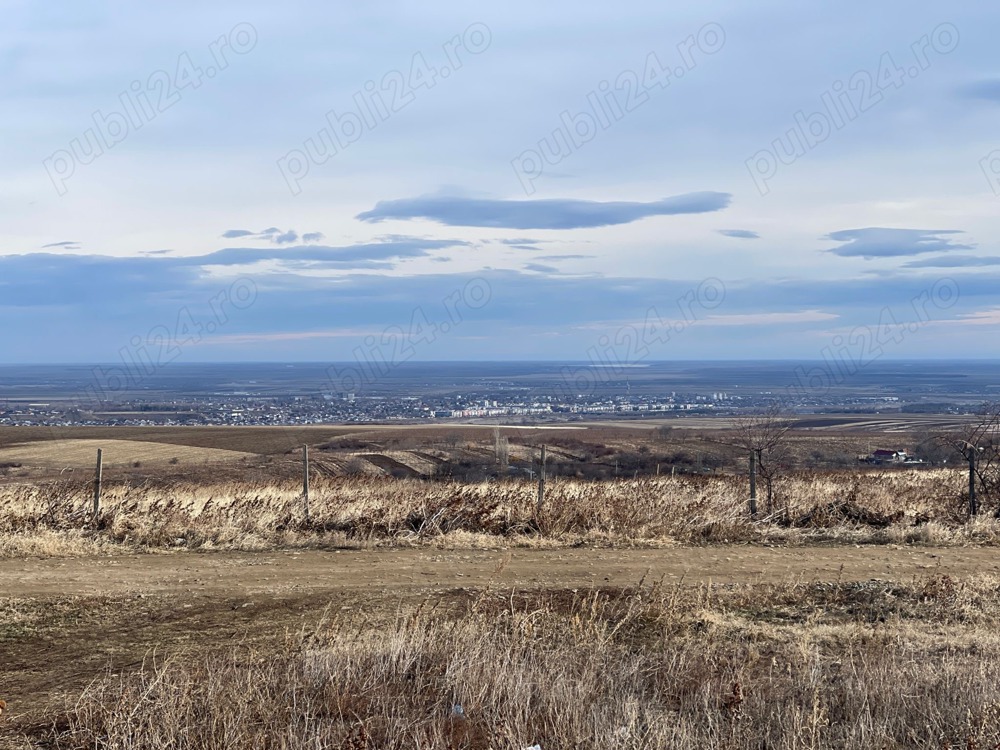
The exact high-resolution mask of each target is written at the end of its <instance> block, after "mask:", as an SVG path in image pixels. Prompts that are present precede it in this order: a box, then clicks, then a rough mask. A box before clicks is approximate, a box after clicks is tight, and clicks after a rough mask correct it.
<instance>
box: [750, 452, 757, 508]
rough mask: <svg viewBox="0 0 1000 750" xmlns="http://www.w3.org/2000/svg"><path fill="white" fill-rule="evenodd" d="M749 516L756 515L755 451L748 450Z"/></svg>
mask: <svg viewBox="0 0 1000 750" xmlns="http://www.w3.org/2000/svg"><path fill="white" fill-rule="evenodd" d="M750 517H751V518H756V517H757V451H755V450H752V449H751V451H750Z"/></svg>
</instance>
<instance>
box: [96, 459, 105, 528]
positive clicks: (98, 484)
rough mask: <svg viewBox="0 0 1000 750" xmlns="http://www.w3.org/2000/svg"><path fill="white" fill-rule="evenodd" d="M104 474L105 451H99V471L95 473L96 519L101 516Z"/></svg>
mask: <svg viewBox="0 0 1000 750" xmlns="http://www.w3.org/2000/svg"><path fill="white" fill-rule="evenodd" d="M103 474H104V451H103V449H101V448H98V449H97V470H96V471H95V472H94V518H97V517H98V516H99V515H101V476H102V475H103Z"/></svg>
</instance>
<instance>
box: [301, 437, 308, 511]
mask: <svg viewBox="0 0 1000 750" xmlns="http://www.w3.org/2000/svg"><path fill="white" fill-rule="evenodd" d="M302 503H303V505H304V507H305V511H306V522H307V523H308V521H309V446H308V445H303V446H302Z"/></svg>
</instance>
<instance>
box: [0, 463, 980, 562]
mask: <svg viewBox="0 0 1000 750" xmlns="http://www.w3.org/2000/svg"><path fill="white" fill-rule="evenodd" d="M963 482H964V480H963V477H962V474H961V472H959V471H952V470H930V471H887V472H868V473H858V472H840V473H827V474H813V473H801V474H795V475H791V476H788V477H785V478H783V479H782V480H781V481H780V483H779V487H778V492H777V496H778V504H777V508H778V511H777V512H776V513H775V514H774V516H773V517H771V518H768V519H758V520H757V521H754V520H751V519H750V518H748V516H747V510H746V487H745V479H742V478H740V477H735V476H722V475H719V476H698V477H663V478H647V479H637V480H615V481H602V482H585V481H579V480H559V481H554V482H551V483H550V484H549V485H548V488H547V494H546V502H545V505H544V507H543V509H542V512H541V513H540V514H538V513H537V511H536V496H537V495H536V487H535V485H534V484H533V483H531V482H527V481H522V482H501V483H496V482H494V483H482V484H461V483H442V482H431V481H421V480H395V479H391V478H363V477H361V478H338V479H329V478H324V479H320V480H317V482H316V483H315V484H314V486H313V488H312V497H311V502H310V508H309V511H310V514H309V518H308V519H307V518H306V516H305V509H304V506H303V503H302V500H301V497H300V496H299V489H298V487H296V486H294V485H290V484H277V483H266V482H249V481H248V482H222V483H217V484H207V485H206V484H193V483H192V484H183V483H182V484H178V485H175V486H172V487H154V486H131V485H128V484H120V485H117V486H112V487H109V488H108V489H107V491H106V492H105V496H104V512H103V515H102V516H101V518H100V519H98V520H97V521H95V520H94V519H93V518H91V515H90V505H91V489H90V487H89V486H86V485H85V486H80V485H72V484H69V483H48V484H34V485H7V486H3V487H0V555H6V556H12V555H26V554H85V553H88V552H107V551H111V550H115V549H118V550H154V549H167V548H174V549H180V548H183V549H242V550H256V549H272V548H281V547H309V546H360V545H391V544H395V545H405V544H438V545H459V546H496V545H570V544H581V543H592V544H629V545H657V544H673V543H688V544H690V543H699V544H700V543H724V542H745V541H750V542H773V543H785V544H795V543H809V542H816V541H843V542H851V543H887V542H916V543H920V542H925V543H938V544H964V543H993V542H995V541H996V540H997V539H1000V533H998V532H1000V523H998V522H997V521H996V520H995V519H994V518H993V516H992V515H990V514H985V515H984V516H983V517H982V518H980V519H977V520H976V521H975V522H973V523H968V522H967V521H966V519H965V517H964V509H963V505H962V490H963Z"/></svg>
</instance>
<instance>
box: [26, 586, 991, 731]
mask: <svg viewBox="0 0 1000 750" xmlns="http://www.w3.org/2000/svg"><path fill="white" fill-rule="evenodd" d="M998 625H1000V588H998V585H997V581H996V580H993V579H979V580H977V581H973V582H969V583H959V582H957V581H954V580H952V579H949V578H947V577H935V578H929V579H926V580H923V581H917V582H914V583H913V584H910V585H906V586H900V585H896V584H888V583H882V582H878V581H872V582H868V583H852V584H843V585H838V584H827V585H818V584H814V585H795V586H792V585H784V586H757V587H747V586H742V587H711V586H703V587H699V588H683V587H676V588H670V589H660V588H659V587H655V586H654V587H643V586H639V587H637V588H635V589H631V590H626V591H617V592H603V593H602V592H590V593H586V594H573V593H569V592H564V593H560V594H550V595H530V596H528V595H524V596H518V595H516V594H514V593H510V592H507V593H503V594H501V593H493V594H484V595H481V596H480V597H479V598H478V599H476V600H474V601H472V602H471V603H470V604H469V605H468V607H467V609H466V610H464V611H462V612H458V613H452V614H442V613H440V612H437V611H435V610H434V609H433V607H431V606H427V607H422V608H417V609H414V610H408V611H405V612H402V613H400V614H399V616H398V617H397V618H396V619H395V620H394V621H392V622H389V623H382V622H378V621H375V622H373V621H366V620H364V619H363V618H361V619H359V618H358V617H357V616H355V617H354V618H353V619H342V620H341V619H334V620H332V621H330V622H327V623H324V624H323V625H322V626H321V627H320V628H319V629H317V631H316V632H314V633H309V634H306V635H302V636H300V637H297V638H291V639H289V641H288V643H287V646H286V648H284V649H280V650H276V651H274V652H269V653H249V652H245V651H241V650H239V649H233V650H231V651H227V652H223V653H219V654H216V655H214V656H212V657H209V658H204V659H200V660H197V661H196V662H194V663H184V662H183V661H181V660H176V661H168V662H166V663H161V664H156V665H152V664H150V665H147V667H148V668H147V669H146V670H144V671H142V672H139V673H135V674H131V675H128V676H126V677H124V678H121V677H120V678H109V679H107V680H104V681H101V682H99V683H97V684H95V685H93V686H92V687H91V688H90V689H89V690H88V691H87V692H86V694H85V695H83V696H82V698H81V699H80V700H79V701H78V702H77V703H75V704H74V705H73V706H71V707H69V709H68V710H67V711H66V712H65V714H64V715H62V716H60V717H58V718H57V719H56V720H55V721H54V722H53V724H52V726H51V727H48V728H45V729H44V730H42V731H39V732H37V733H36V734H37V736H36V738H35V739H36V740H39V741H41V742H42V743H43V744H45V745H47V746H51V747H54V748H65V749H66V750H77V749H81V750H82V748H107V749H108V750H118V749H119V748H120V749H122V750H124V749H125V748H128V749H129V750H140V749H143V748H150V749H152V748H157V749H159V748H164V747H171V748H178V749H182V748H199V750H201V749H211V748H219V750H222V749H223V748H225V750H239V749H241V748H247V749H248V750H249V749H250V748H254V749H256V748H265V747H288V748H306V747H308V748H313V747H315V748H351V749H353V750H360V749H367V750H375V749H376V748H379V749H380V750H383V749H384V750H390V749H395V748H399V749H400V750H402V749H403V748H406V749H407V750H409V749H411V748H422V749H424V750H445V749H446V748H447V749H449V750H451V749H454V748H469V749H477V750H485V749H486V748H525V747H529V746H532V745H534V744H535V743H537V744H539V745H540V746H541V747H542V748H544V750H560V749H563V748H565V749H567V750H568V749H570V748H576V749H584V748H588V749H589V748H595V749H597V748H599V749H602V750H603V749H604V748H616V749H617V748H626V749H628V748H634V749H636V750H638V749H640V748H642V749H644V750H645V749H652V748H674V749H686V748H691V749H692V750H693V749H694V748H699V749H701V748H739V749H741V750H742V749H746V750H750V749H751V748H753V749H754V750H756V749H758V748H772V749H774V750H783V749H785V748H788V749H791V748H833V747H836V748H859V749H860V748H865V750H868V749H870V748H935V749H936V750H939V749H940V748H992V747H995V746H996V745H997V743H998V742H1000V682H998V681H997V679H996V675H997V674H998V672H1000V636H998V635H997V632H998V628H997V626H998Z"/></svg>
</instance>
